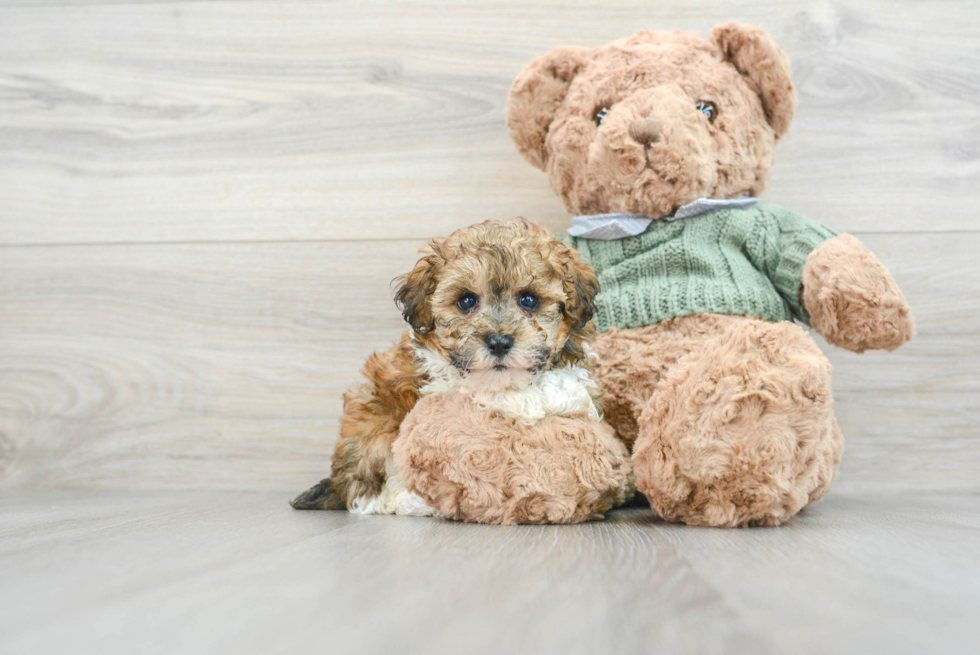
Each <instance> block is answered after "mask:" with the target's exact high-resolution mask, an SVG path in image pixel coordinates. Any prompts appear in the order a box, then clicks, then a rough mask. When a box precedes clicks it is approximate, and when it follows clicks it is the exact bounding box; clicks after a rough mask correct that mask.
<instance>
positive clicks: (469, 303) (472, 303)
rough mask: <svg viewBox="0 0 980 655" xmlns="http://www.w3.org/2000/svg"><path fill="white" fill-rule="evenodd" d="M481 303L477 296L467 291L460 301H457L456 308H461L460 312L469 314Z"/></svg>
mask: <svg viewBox="0 0 980 655" xmlns="http://www.w3.org/2000/svg"><path fill="white" fill-rule="evenodd" d="M479 303H480V299H479V298H477V297H476V294H475V293H472V292H470V291H467V292H466V293H464V294H463V295H461V296H460V297H459V300H457V301H456V306H457V307H459V311H461V312H464V313H468V312H470V311H471V310H472V309H473V308H474V307H476V306H477V305H478V304H479Z"/></svg>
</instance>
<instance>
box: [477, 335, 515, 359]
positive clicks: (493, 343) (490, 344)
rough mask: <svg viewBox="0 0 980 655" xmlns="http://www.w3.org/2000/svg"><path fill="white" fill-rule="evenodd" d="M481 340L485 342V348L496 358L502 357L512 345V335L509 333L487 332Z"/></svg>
mask: <svg viewBox="0 0 980 655" xmlns="http://www.w3.org/2000/svg"><path fill="white" fill-rule="evenodd" d="M483 342H484V343H485V344H487V350H489V351H490V354H491V355H493V356H494V357H496V358H498V359H502V358H503V357H505V356H506V355H507V353H509V352H510V349H511V348H512V347H513V346H514V337H512V336H510V335H509V334H500V333H494V334H488V335H486V336H485V337H483Z"/></svg>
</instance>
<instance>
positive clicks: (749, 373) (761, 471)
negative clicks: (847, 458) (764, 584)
mask: <svg viewBox="0 0 980 655" xmlns="http://www.w3.org/2000/svg"><path fill="white" fill-rule="evenodd" d="M832 405H833V399H832V396H831V387H830V363H829V362H828V361H827V359H826V358H825V357H824V356H823V354H822V353H821V352H820V350H819V349H818V348H817V346H816V344H815V343H814V342H813V340H812V339H810V337H809V336H808V335H807V334H806V333H805V332H804V331H803V330H802V329H801V328H800V327H799V326H796V325H794V324H792V323H785V322H784V323H771V322H767V321H762V320H758V319H752V318H745V319H743V320H738V321H733V322H732V323H731V324H730V325H728V326H726V328H725V329H724V330H722V331H721V332H720V333H718V334H716V335H714V336H712V337H711V338H709V339H707V340H706V341H705V342H704V344H703V347H701V348H699V349H696V350H693V351H691V352H690V353H688V354H687V355H685V356H684V357H683V358H682V359H681V360H680V361H678V362H677V364H676V365H675V366H673V367H671V368H670V370H669V371H668V372H667V373H666V375H665V376H664V377H663V378H662V379H661V380H660V382H659V383H658V385H657V388H656V390H655V391H654V393H653V396H652V397H651V398H650V400H649V402H648V404H647V406H646V408H645V409H644V410H643V412H642V414H641V415H640V419H639V421H638V433H639V434H638V438H637V441H636V445H635V447H634V453H633V461H634V471H635V474H636V484H637V488H638V490H639V491H641V492H643V494H644V495H646V497H647V498H648V499H649V501H650V505H651V506H652V507H653V508H654V509H655V510H656V511H657V512H658V513H660V515H661V516H663V518H664V519H666V520H668V521H682V522H684V523H688V524H691V525H705V526H718V527H741V526H753V525H760V526H772V525H778V524H780V523H782V522H784V521H786V520H787V519H789V518H791V517H792V516H793V515H795V514H796V513H797V512H798V511H800V509H802V508H803V507H805V506H806V505H808V504H809V503H811V502H814V501H815V500H817V499H819V498H820V497H821V496H823V494H824V493H826V491H827V490H828V489H829V488H830V485H831V483H832V482H833V480H834V478H835V477H836V474H837V467H838V464H839V463H840V458H841V454H842V452H843V443H844V442H843V437H842V436H841V433H840V430H839V429H838V427H837V422H836V420H835V419H834V414H833V407H832Z"/></svg>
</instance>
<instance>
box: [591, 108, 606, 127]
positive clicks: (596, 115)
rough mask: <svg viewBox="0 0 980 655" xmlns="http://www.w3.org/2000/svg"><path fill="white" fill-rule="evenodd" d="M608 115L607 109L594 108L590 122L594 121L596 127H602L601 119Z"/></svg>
mask: <svg viewBox="0 0 980 655" xmlns="http://www.w3.org/2000/svg"><path fill="white" fill-rule="evenodd" d="M608 113H609V107H596V108H595V112H593V114H592V120H594V121H595V124H596V125H602V119H603V118H605V117H606V114H608Z"/></svg>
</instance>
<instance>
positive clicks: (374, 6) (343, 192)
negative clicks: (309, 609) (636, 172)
mask: <svg viewBox="0 0 980 655" xmlns="http://www.w3.org/2000/svg"><path fill="white" fill-rule="evenodd" d="M393 7H394V5H392V4H390V3H385V2H381V1H380V0H372V1H368V2H359V3H340V2H270V1H268V0H263V1H256V2H248V3H240V2H170V1H162V2H129V1H120V2H88V1H85V0H74V1H65V2H36V3H28V2H0V485H3V486H7V487H11V486H24V487H45V486H55V487H66V486H68V487H71V486H91V487H107V488H129V487H145V488H162V489H170V488H207V489H243V488H258V489H279V490H295V489H296V488H298V487H301V486H303V485H305V484H308V483H309V482H311V481H313V480H315V479H316V478H317V477H318V476H320V475H322V474H323V473H324V472H325V466H326V460H327V458H328V457H329V453H330V450H331V445H332V443H333V440H334V438H335V434H336V427H337V419H338V415H339V412H340V396H341V393H342V390H343V389H344V388H345V387H346V386H347V385H348V384H350V383H351V382H352V381H353V380H354V379H355V378H356V375H357V370H358V368H359V366H360V363H361V362H362V361H363V358H364V356H365V355H366V354H367V353H368V352H370V351H371V350H373V349H376V348H381V347H385V346H386V345H387V344H388V343H390V341H391V340H392V339H394V338H395V337H396V336H397V335H398V334H399V332H400V331H401V330H402V324H401V321H400V318H399V316H398V314H397V312H396V311H395V310H394V308H393V305H392V303H391V300H390V288H389V286H388V285H389V281H390V280H391V278H392V277H394V276H395V275H397V274H399V273H402V272H404V271H405V270H407V269H408V267H409V266H410V265H411V264H412V262H413V261H414V258H415V255H414V253H415V251H416V249H417V248H418V247H419V246H420V245H421V244H422V243H423V241H424V239H426V238H429V237H431V236H434V235H438V234H446V233H448V232H449V231H451V230H452V229H454V228H455V227H458V226H461V225H465V224H469V223H472V222H476V221H479V220H483V219H485V218H490V217H501V216H511V215H516V214H524V215H527V216H530V217H532V218H535V219H537V220H540V221H542V222H543V223H545V224H546V225H548V226H549V227H551V228H553V229H563V228H565V227H567V225H568V220H569V219H568V215H567V213H566V212H565V211H564V209H562V208H561V206H560V203H559V202H558V201H557V199H556V198H555V197H554V196H553V194H552V192H551V190H550V188H549V186H548V182H547V180H546V178H545V176H544V174H542V173H540V172H538V171H536V170H534V169H533V168H531V167H530V166H529V165H527V164H526V163H524V162H523V161H522V160H521V159H520V157H518V155H517V154H516V153H515V152H514V149H513V147H512V145H511V143H510V141H509V139H508V137H507V134H506V130H505V127H504V102H505V97H506V93H507V89H508V87H509V85H510V81H511V80H512V78H513V76H514V75H515V74H516V73H517V71H518V70H519V69H520V68H521V66H522V65H523V64H524V63H525V62H526V61H528V60H529V59H530V58H531V57H532V56H534V55H536V54H538V53H541V52H543V51H545V50H547V49H548V48H551V47H553V46H555V45H559V44H563V43H579V44H583V45H588V46H594V45H599V44H602V43H604V42H606V41H609V40H611V39H613V38H616V37H618V36H623V35H626V34H629V33H631V32H632V31H634V30H635V29H638V28H642V27H649V28H658V29H659V28H678V29H691V30H696V31H699V32H701V33H702V34H707V32H708V30H710V28H711V26H712V25H713V24H715V23H717V22H722V21H724V20H727V19H729V18H735V19H739V20H743V21H745V22H753V23H758V24H761V25H763V26H764V27H766V28H767V29H768V30H769V31H770V32H771V33H772V34H773V36H774V37H775V38H776V39H777V41H778V42H779V43H781V44H782V45H783V46H784V47H785V49H786V50H787V52H788V53H789V55H790V57H791V59H792V61H793V66H794V72H795V79H796V82H797V86H798V90H799V97H800V104H799V109H798V112H797V116H796V119H795V122H794V126H793V128H792V130H791V132H790V134H789V135H788V136H787V137H786V138H785V139H784V140H783V142H782V143H781V144H780V150H779V154H778V163H777V165H776V167H775V168H774V169H773V173H772V181H771V184H770V187H769V189H768V191H767V192H766V194H765V195H764V200H765V201H768V202H776V203H781V204H784V205H786V206H788V207H791V208H793V209H795V210H797V211H799V212H801V213H803V214H805V215H808V216H810V217H812V218H815V219H818V220H822V221H824V222H826V223H828V224H830V225H832V226H833V227H836V228H838V229H841V230H850V231H853V232H856V233H857V234H859V236H861V237H862V238H864V239H865V240H866V241H867V243H868V244H869V245H870V246H872V248H874V249H875V250H876V252H877V253H878V254H879V256H880V257H881V259H882V260H883V261H885V262H886V264H887V265H888V266H889V268H891V269H892V270H893V271H894V272H895V274H896V276H897V277H898V278H899V281H900V282H901V284H902V286H903V288H904V289H905V290H906V293H907V295H908V297H909V300H910V302H911V303H912V305H913V308H914V310H915V312H916V315H917V317H918V320H919V336H918V337H917V339H916V340H915V341H914V342H913V343H912V344H911V345H910V346H908V347H906V348H904V349H902V350H900V351H898V352H896V353H891V354H887V353H867V354H865V355H860V356H859V355H853V354H850V353H845V352H842V351H839V350H833V349H830V348H827V349H826V350H827V352H828V356H829V357H830V359H831V361H832V362H833V364H834V367H835V373H834V375H835V378H834V379H835V390H836V396H837V401H838V414H839V417H840V421H841V424H842V427H843V429H844V432H845V434H846V436H847V444H848V451H847V455H846V456H845V462H844V466H843V469H842V474H841V479H840V482H839V486H840V487H844V488H851V489H860V490H862V491H866V490H867V491H882V492H894V491H934V490H957V491H971V492H976V491H980V452H978V443H980V428H977V427H976V426H977V425H980V406H978V400H977V399H978V397H980V396H978V393H980V375H978V373H980V355H978V346H980V263H978V257H977V255H976V253H977V252H978V250H980V240H978V239H980V234H978V232H980V230H978V226H977V221H976V220H975V218H974V216H975V214H976V211H977V210H976V208H977V206H980V202H978V201H980V193H978V190H980V120H978V116H980V113H978V106H980V41H978V40H977V39H976V16H977V13H978V12H977V8H976V5H975V3H972V2H968V1H966V0H945V1H942V2H931V3H917V2H911V1H902V2H886V1H885V0H871V1H862V2H840V1H837V2H834V1H818V0H790V1H788V2H779V3H773V2H764V1H762V0H742V1H739V2H730V3H725V4H724V5H719V4H718V3H717V2H709V1H708V0H695V1H692V2H659V3H652V2H647V3H638V2H602V3H600V2H577V3H565V2H559V1H558V0H542V1H540V2H534V3H516V2H499V3H491V2H479V3H470V2H467V3H460V2H447V1H446V0H439V1H434V2H414V1H413V2H399V3H398V4H397V9H393Z"/></svg>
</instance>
